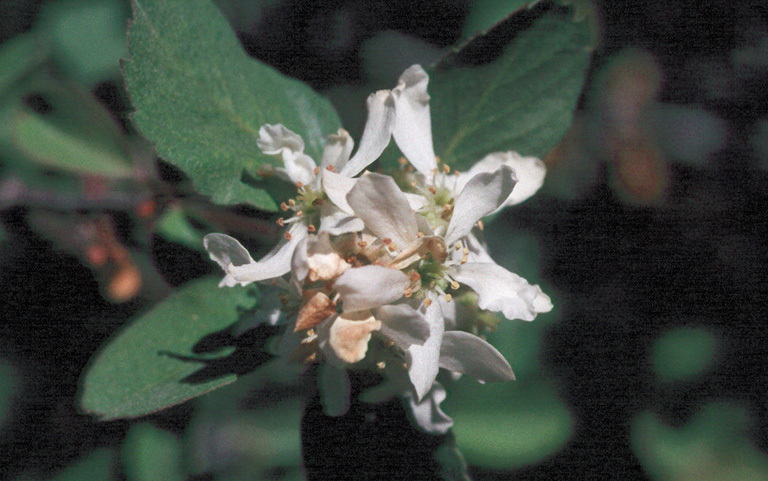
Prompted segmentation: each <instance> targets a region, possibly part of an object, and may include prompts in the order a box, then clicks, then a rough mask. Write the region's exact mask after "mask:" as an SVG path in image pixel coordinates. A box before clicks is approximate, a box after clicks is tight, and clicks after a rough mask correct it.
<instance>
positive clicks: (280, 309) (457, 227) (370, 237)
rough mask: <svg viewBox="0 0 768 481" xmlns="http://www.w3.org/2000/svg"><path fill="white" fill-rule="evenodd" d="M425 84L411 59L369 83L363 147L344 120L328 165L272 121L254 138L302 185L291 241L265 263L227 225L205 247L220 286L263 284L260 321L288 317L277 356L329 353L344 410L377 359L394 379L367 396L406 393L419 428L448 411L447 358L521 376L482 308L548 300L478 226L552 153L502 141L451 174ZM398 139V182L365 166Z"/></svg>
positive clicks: (327, 379)
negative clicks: (381, 83) (350, 388)
mask: <svg viewBox="0 0 768 481" xmlns="http://www.w3.org/2000/svg"><path fill="white" fill-rule="evenodd" d="M427 82H428V77H427V74H426V72H424V70H423V69H422V68H421V67H420V66H418V65H414V66H413V67H411V68H409V69H408V70H406V71H405V73H403V75H402V76H401V77H400V80H399V83H398V85H397V87H395V88H394V89H392V90H384V91H379V92H376V93H375V94H372V95H371V96H370V97H369V98H368V121H367V123H366V126H365V129H364V132H363V136H362V139H361V141H360V146H359V147H358V149H357V152H356V153H355V155H354V156H351V157H350V155H351V152H352V150H353V141H352V139H351V138H350V136H349V134H348V133H347V132H346V131H344V130H343V129H339V131H338V132H337V133H336V134H335V135H331V136H329V137H328V140H327V142H326V145H325V149H324V151H323V157H322V160H321V162H320V165H319V166H318V165H317V164H316V163H315V161H314V160H313V159H312V158H310V157H309V156H308V155H306V154H305V153H304V143H303V141H302V139H301V137H300V136H298V135H297V134H295V133H293V132H291V131H290V130H288V129H287V128H285V127H284V126H282V125H265V126H263V127H262V128H261V129H260V131H259V136H260V138H259V147H260V148H261V150H262V151H263V152H264V153H265V154H268V155H275V156H279V157H280V158H281V159H282V161H283V164H284V168H274V169H273V173H274V174H276V175H279V176H281V177H283V178H285V179H287V180H289V181H291V182H293V183H295V184H296V186H297V188H298V196H297V197H296V198H295V199H291V200H290V201H289V202H287V203H284V204H283V205H282V206H281V207H282V210H283V211H285V212H286V213H291V216H290V217H288V218H280V219H279V220H278V223H279V224H280V225H288V228H287V230H286V232H285V234H284V236H283V239H281V241H280V243H279V244H278V245H277V246H276V247H275V248H274V249H273V250H272V251H271V252H270V253H269V254H267V255H266V256H265V257H264V258H263V259H261V260H260V261H258V262H257V261H254V260H253V258H252V257H251V256H250V254H249V253H248V251H247V250H246V249H245V248H244V247H243V246H242V245H241V244H240V243H239V242H238V241H237V240H235V239H233V238H231V237H229V236H227V235H224V234H209V235H208V236H206V238H205V248H206V249H207V250H208V252H209V254H210V256H211V258H212V259H213V260H214V261H216V262H217V263H218V264H219V265H220V266H221V267H222V269H223V270H224V272H225V273H226V275H225V277H224V279H223V280H222V282H221V285H223V286H234V285H236V284H241V285H246V284H249V283H252V282H261V283H263V284H266V285H267V286H268V287H267V290H268V291H269V292H268V293H267V294H266V295H265V297H264V300H263V302H262V310H263V312H261V313H259V314H260V316H259V322H266V323H269V324H285V326H286V327H285V329H286V330H285V332H284V334H283V335H282V338H281V340H280V343H279V347H278V351H279V352H280V354H282V355H284V356H287V357H288V358H290V359H293V360H296V361H299V362H304V363H310V362H322V363H323V366H322V368H323V370H322V371H321V374H320V383H321V386H320V387H321V390H322V391H323V394H324V401H325V403H326V411H327V412H329V413H334V414H341V413H343V412H344V411H345V409H346V403H347V393H346V392H345V388H344V386H346V385H347V381H346V370H347V369H349V368H355V369H356V368H372V369H376V370H378V371H380V372H382V373H383V374H384V376H385V379H387V381H386V382H385V383H384V384H383V385H382V386H380V387H378V388H375V390H374V391H373V392H371V393H369V395H368V398H369V399H377V398H381V397H383V396H387V395H392V394H394V393H399V394H402V395H404V396H405V397H406V398H407V399H408V400H409V401H410V403H411V406H412V412H413V414H414V417H415V419H416V421H417V422H418V424H419V425H420V426H421V427H423V428H424V429H426V430H428V431H431V432H443V431H445V430H446V429H447V428H448V427H450V419H449V418H447V416H445V415H444V414H443V413H442V411H440V409H439V403H440V401H442V399H443V398H444V397H445V392H444V391H443V389H442V387H441V386H440V385H439V384H438V383H437V382H436V381H435V379H436V377H437V374H438V370H439V368H444V369H446V370H448V371H451V372H455V373H463V374H467V375H470V376H472V377H474V378H476V379H478V380H480V381H505V380H511V379H514V375H513V373H512V369H511V368H510V365H509V363H508V362H507V361H506V360H505V359H504V357H503V356H502V355H501V354H500V353H499V352H498V351H497V350H496V349H495V348H494V347H493V346H491V345H490V344H489V343H487V342H486V341H485V340H483V338H482V337H480V336H481V335H482V334H484V333H485V331H487V330H488V328H489V327H491V326H489V323H487V322H485V321H484V319H488V318H489V316H483V315H477V313H478V312H479V311H480V310H484V311H492V312H499V313H501V314H503V315H504V317H506V318H507V319H522V320H525V321H530V320H533V319H534V318H535V317H536V315H537V314H538V313H542V312H547V311H549V310H550V309H552V304H551V302H550V300H549V297H547V295H545V294H544V293H543V292H542V290H541V289H540V288H539V286H537V285H531V284H529V283H528V282H527V281H526V280H525V279H523V278H521V277H520V276H518V275H516V274H514V273H512V272H509V271H508V270H506V269H504V268H503V267H501V266H499V265H497V264H496V263H495V262H494V261H493V260H492V259H491V257H490V256H489V255H488V253H487V251H486V249H485V247H484V245H483V243H482V242H481V241H480V240H479V239H478V237H477V236H476V233H477V230H478V229H480V230H481V229H482V218H483V217H484V216H486V215H489V214H492V213H494V212H497V211H498V210H500V209H502V208H503V207H505V206H509V205H513V204H517V203H519V202H522V201H524V200H525V199H527V198H528V197H530V196H531V195H533V194H534V193H535V192H536V190H537V189H538V188H539V187H540V186H541V184H542V182H543V179H544V174H545V169H544V165H543V163H542V162H541V161H540V160H539V159H536V158H533V157H522V156H520V155H518V154H517V153H515V152H498V153H492V154H490V155H488V156H486V157H485V158H484V159H482V160H481V161H480V162H478V163H477V164H475V165H474V166H473V167H472V168H471V169H470V170H469V171H468V172H465V173H461V172H453V173H451V170H450V168H449V167H448V166H447V165H444V164H441V163H440V161H439V159H438V158H436V156H435V153H434V150H433V145H432V129H431V121H430V112H429V95H428V94H427ZM391 139H394V141H395V142H396V144H397V146H398V147H399V148H400V150H401V151H402V152H403V154H404V155H405V158H404V159H401V164H402V169H401V170H400V171H399V172H398V173H397V175H396V178H397V181H396V180H395V177H391V176H386V175H382V174H377V173H371V172H365V173H363V174H362V175H359V174H360V172H362V171H363V170H364V169H365V168H366V167H367V166H368V165H369V164H371V163H372V162H373V161H375V160H376V159H377V158H378V157H379V156H380V155H381V153H382V152H383V150H384V149H385V148H386V146H387V145H388V144H389V142H390V140H391ZM265 173H266V172H265ZM467 313H474V314H475V315H467ZM491 324H492V323H491ZM339 386H340V387H341V388H339Z"/></svg>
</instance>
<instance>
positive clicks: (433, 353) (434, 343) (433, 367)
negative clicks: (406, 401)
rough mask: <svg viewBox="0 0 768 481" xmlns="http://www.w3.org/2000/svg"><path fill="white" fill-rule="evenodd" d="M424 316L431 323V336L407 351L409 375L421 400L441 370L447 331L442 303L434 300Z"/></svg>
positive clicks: (417, 398) (417, 397) (418, 399)
mask: <svg viewBox="0 0 768 481" xmlns="http://www.w3.org/2000/svg"><path fill="white" fill-rule="evenodd" d="M424 318H425V319H426V321H427V324H428V325H429V338H427V340H426V341H425V342H424V344H422V345H417V344H413V345H411V347H409V348H408V351H407V352H406V357H407V358H408V376H409V377H410V379H411V383H412V384H413V387H414V388H415V389H416V400H417V401H421V400H422V399H423V398H424V396H425V395H426V394H427V393H428V392H429V390H430V389H431V388H432V383H434V382H435V378H436V377H437V371H439V370H440V344H441V342H442V339H443V332H444V331H445V322H444V321H443V313H442V310H441V309H440V303H438V302H432V304H431V305H430V306H429V307H427V309H426V312H425V314H424Z"/></svg>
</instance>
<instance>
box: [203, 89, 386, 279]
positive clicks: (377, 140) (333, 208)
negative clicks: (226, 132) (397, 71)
mask: <svg viewBox="0 0 768 481" xmlns="http://www.w3.org/2000/svg"><path fill="white" fill-rule="evenodd" d="M394 115H395V101H394V98H393V96H392V93H391V92H389V91H386V90H383V91H380V92H376V93H374V94H371V95H370V96H369V97H368V121H367V123H366V126H365V129H364V131H363V136H362V139H361V141H360V146H359V148H358V150H357V152H356V153H355V155H354V156H353V157H352V158H351V159H350V157H349V156H350V154H351V152H352V148H353V141H352V139H351V137H350V136H349V134H348V133H347V132H346V131H345V130H344V129H339V131H338V132H337V134H335V135H331V136H329V137H328V139H327V142H326V145H325V148H324V150H323V158H322V162H321V165H320V166H319V167H318V166H317V164H315V161H314V160H313V159H312V158H311V157H309V156H308V155H307V154H305V153H304V141H303V140H302V138H301V136H299V135H298V134H296V133H294V132H292V131H291V130H289V129H288V128H286V127H285V126H283V125H280V124H278V125H269V124H267V125H264V126H262V127H261V128H260V129H259V139H258V141H257V142H258V145H259V148H260V149H261V150H262V152H264V153H265V154H268V155H274V156H279V157H280V158H281V159H282V161H283V165H284V167H279V168H272V169H270V168H264V169H262V170H261V173H262V174H267V173H269V171H270V170H273V171H274V172H275V173H276V174H277V175H278V176H280V177H281V178H283V179H285V180H288V181H290V182H293V183H295V184H296V186H297V187H298V189H299V192H300V195H299V196H298V197H297V199H296V200H293V199H291V201H290V202H289V203H287V204H286V203H283V204H282V206H281V207H282V209H283V210H284V211H288V210H292V211H293V212H295V216H294V217H292V218H290V219H288V220H283V219H282V218H281V219H280V220H279V223H281V224H283V225H284V224H292V225H291V226H290V227H289V229H288V231H287V232H286V233H285V234H284V236H283V239H281V241H280V243H278V245H277V246H275V248H274V249H273V250H272V251H271V252H269V253H268V254H267V255H266V256H264V258H262V259H261V260H260V261H258V262H256V261H254V260H253V258H252V257H251V256H250V254H249V253H248V251H247V250H246V249H245V248H244V247H243V246H242V245H241V244H240V243H239V242H238V241H237V240H236V239H234V238H232V237H230V236H228V235H226V234H209V235H207V236H206V237H205V239H204V241H203V242H204V246H205V248H206V250H207V251H208V253H209V255H210V256H211V259H212V260H214V261H216V262H217V263H218V264H219V265H220V266H221V268H222V269H223V270H224V272H225V273H226V275H225V277H224V279H223V280H222V281H221V284H220V285H222V286H228V287H232V286H234V285H236V284H240V285H247V284H250V283H251V282H255V281H262V280H267V279H273V278H276V277H280V276H282V275H284V274H287V273H288V272H290V270H291V258H292V256H293V251H294V250H295V249H296V246H297V245H299V243H300V242H301V241H302V240H303V239H304V238H306V236H307V234H308V233H309V232H313V231H316V230H318V229H317V226H316V225H315V224H316V223H317V222H318V221H319V224H320V225H319V231H325V232H328V233H330V234H333V235H338V234H343V233H346V232H355V231H360V230H362V228H363V225H362V222H360V221H359V220H358V219H355V218H354V217H353V216H350V215H349V214H348V213H346V212H344V210H343V209H340V208H339V207H341V206H337V205H335V204H334V203H332V202H326V201H325V197H326V195H325V193H324V192H323V190H322V185H321V179H322V176H321V175H318V174H320V172H321V171H323V172H328V173H332V172H333V171H341V174H340V175H335V176H334V178H337V177H341V178H342V179H344V180H347V181H348V180H350V179H349V178H348V177H349V176H352V175H355V174H357V173H359V172H360V171H361V170H362V169H364V168H365V167H366V166H368V165H369V164H370V163H371V162H373V161H374V160H376V159H377V158H378V157H379V155H381V152H382V151H383V150H384V149H385V148H386V146H387V144H388V143H389V140H390V137H391V135H392V130H393V129H394V120H395V117H394ZM344 180H341V181H340V182H343V181H344ZM329 197H330V199H331V201H333V200H334V197H333V196H329Z"/></svg>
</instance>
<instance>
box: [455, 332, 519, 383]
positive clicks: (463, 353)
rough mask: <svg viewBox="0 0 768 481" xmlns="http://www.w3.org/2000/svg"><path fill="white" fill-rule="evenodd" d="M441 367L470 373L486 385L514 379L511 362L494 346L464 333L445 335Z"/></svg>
mask: <svg viewBox="0 0 768 481" xmlns="http://www.w3.org/2000/svg"><path fill="white" fill-rule="evenodd" d="M440 367H442V368H443V369H448V370H449V371H453V372H460V373H462V374H467V375H469V376H472V377H474V378H475V379H477V380H478V381H483V382H500V381H512V380H513V379H515V375H514V374H513V373H512V368H511V367H510V365H509V363H508V362H507V360H506V359H504V356H502V355H501V353H500V352H499V351H497V350H496V348H495V347H493V346H491V345H490V344H488V343H487V342H486V341H484V340H482V339H480V338H479V337H477V336H475V335H473V334H470V333H468V332H464V331H448V332H446V333H445V334H443V343H442V344H441V345H440Z"/></svg>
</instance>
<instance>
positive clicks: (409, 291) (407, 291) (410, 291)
mask: <svg viewBox="0 0 768 481" xmlns="http://www.w3.org/2000/svg"><path fill="white" fill-rule="evenodd" d="M412 295H413V289H411V288H410V287H406V288H405V290H404V291H403V296H404V297H411V296H412Z"/></svg>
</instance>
